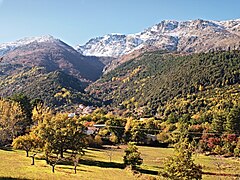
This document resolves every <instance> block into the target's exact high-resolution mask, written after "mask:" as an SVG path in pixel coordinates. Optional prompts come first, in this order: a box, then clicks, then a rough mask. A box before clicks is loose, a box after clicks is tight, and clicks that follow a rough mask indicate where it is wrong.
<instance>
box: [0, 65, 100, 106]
mask: <svg viewBox="0 0 240 180" xmlns="http://www.w3.org/2000/svg"><path fill="white" fill-rule="evenodd" d="M0 80H1V81H0V91H1V95H3V96H11V95H14V94H25V95H26V96H28V97H29V98H30V99H31V100H34V99H39V100H41V101H43V102H45V103H46V104H47V105H48V106H49V107H52V108H53V107H54V108H56V107H63V106H71V105H73V104H78V103H84V104H92V103H94V104H95V105H96V104H98V103H99V102H98V101H96V100H94V99H93V98H91V97H90V96H89V95H88V94H85V93H84V88H85V87H86V86H87V84H88V83H87V82H85V83H84V82H81V81H80V80H79V79H77V78H75V77H73V76H71V75H68V74H66V73H64V72H62V71H52V72H47V71H46V69H45V68H43V67H33V68H25V69H24V70H21V71H20V72H19V73H18V74H13V75H9V76H7V77H5V76H3V77H0Z"/></svg>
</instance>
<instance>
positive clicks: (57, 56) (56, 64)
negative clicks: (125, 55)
mask: <svg viewBox="0 0 240 180" xmlns="http://www.w3.org/2000/svg"><path fill="white" fill-rule="evenodd" d="M7 44H8V45H7ZM0 52H1V54H2V55H3V56H4V60H3V61H2V62H1V66H2V67H1V69H2V72H3V74H6V75H7V74H9V73H14V72H12V71H11V69H9V68H8V69H7V70H6V69H5V67H6V66H7V67H9V64H10V65H14V66H15V67H16V66H17V65H18V66H21V67H23V68H26V67H34V66H39V67H44V68H45V69H46V70H47V71H49V72H50V71H55V70H60V71H63V72H65V73H67V74H69V75H73V76H74V77H76V78H78V79H79V80H81V81H89V82H90V81H94V80H96V79H98V78H99V77H100V76H101V74H102V69H103V67H104V64H103V63H102V62H101V61H99V58H96V57H86V56H83V55H81V54H79V53H78V52H77V51H76V50H75V49H73V48H72V47H71V46H69V45H67V44H65V43H64V42H62V41H61V40H59V39H55V38H54V37H52V36H42V37H35V38H25V39H22V40H19V41H16V42H14V43H5V44H2V45H0ZM12 70H13V69H12Z"/></svg>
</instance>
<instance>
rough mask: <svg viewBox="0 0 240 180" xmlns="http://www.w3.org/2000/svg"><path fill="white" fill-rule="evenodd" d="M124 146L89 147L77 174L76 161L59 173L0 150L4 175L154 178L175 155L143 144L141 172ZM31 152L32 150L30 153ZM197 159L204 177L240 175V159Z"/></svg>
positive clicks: (120, 179)
mask: <svg viewBox="0 0 240 180" xmlns="http://www.w3.org/2000/svg"><path fill="white" fill-rule="evenodd" d="M124 148H125V147H124V146H121V148H120V149H117V148H116V147H113V148H112V149H113V150H109V149H88V150H86V154H85V156H83V157H82V159H81V160H80V164H79V165H78V167H77V174H74V170H73V168H74V167H73V165H56V168H55V173H52V171H51V166H50V165H47V164H46V162H45V161H44V160H40V159H38V158H36V160H35V165H34V166H33V165H31V162H32V160H31V157H26V154H25V152H24V151H16V150H0V167H1V168H0V179H100V180H101V179H104V180H108V179H109V180H110V179H111V180H112V179H116V180H126V179H150V178H151V177H152V178H153V177H155V178H158V176H157V173H158V171H159V170H160V169H161V168H162V167H163V162H164V160H165V159H166V158H167V157H169V156H172V155H173V154H174V151H173V149H172V148H154V147H145V146H139V147H138V148H139V151H140V152H141V154H142V158H143V164H142V165H141V170H140V172H141V175H140V174H135V175H134V174H133V173H132V172H131V171H129V170H126V169H124V166H123V164H122V156H123V153H124ZM30 155H31V154H30ZM110 155H111V162H110ZM194 159H195V162H196V163H199V164H201V165H202V166H203V171H204V175H203V179H209V180H210V179H224V180H225V179H229V180H230V179H238V178H240V159H234V158H221V157H217V156H204V155H194ZM237 175H239V176H238V177H237Z"/></svg>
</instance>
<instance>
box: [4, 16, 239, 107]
mask: <svg viewBox="0 0 240 180" xmlns="http://www.w3.org/2000/svg"><path fill="white" fill-rule="evenodd" d="M221 49H223V50H228V51H229V50H230V49H231V50H232V49H240V19H236V20H229V21H206V20H193V21H182V22H178V21H162V22H160V23H159V24H156V25H154V26H153V27H150V28H148V29H146V30H144V31H142V32H140V33H136V34H129V35H120V34H110V35H105V36H103V37H98V38H93V39H91V40H89V41H88V42H87V43H86V44H85V45H78V46H76V47H75V48H73V47H71V46H69V45H68V44H66V43H65V42H63V41H61V40H60V39H56V38H54V37H52V36H50V35H46V36H41V37H31V38H24V39H21V40H17V41H15V42H10V43H3V44H0V58H1V62H0V96H11V95H12V94H15V93H24V94H27V95H29V96H30V98H31V99H34V98H41V99H43V100H44V101H46V102H47V103H48V104H50V105H51V106H62V105H63V104H64V103H78V102H83V103H85V104H87V103H90V104H91V103H100V102H99V99H97V98H100V99H102V96H101V95H99V94H101V93H103V92H104V94H105V95H106V94H109V96H110V95H112V91H113V92H115V91H114V88H116V87H118V86H119V85H120V84H118V83H119V82H120V81H118V80H117V81H116V80H114V79H115V78H117V79H119V78H120V79H121V76H120V75H119V77H118V76H116V77H115V75H114V74H112V73H114V72H115V71H112V70H113V69H116V68H117V67H119V66H120V65H122V64H124V63H125V62H128V61H129V63H130V62H135V61H131V60H132V59H138V58H140V59H141V57H142V56H141V54H143V52H148V51H158V52H160V53H166V52H168V53H169V52H170V53H173V54H175V55H179V53H180V54H181V55H184V54H189V53H190V54H191V53H198V52H208V51H210V50H214V51H215V50H221ZM2 57H3V59H2ZM169 57H170V56H169ZM204 58H205V56H204ZM159 59H161V58H159ZM199 61H200V60H199ZM144 62H145V61H144ZM146 62H147V59H146ZM152 62H154V63H155V61H152ZM169 62H170V60H169ZM148 65H149V67H151V68H152V66H155V65H154V64H153V65H151V62H150V64H148ZM140 66H141V67H144V63H143V64H141V65H140ZM159 66H160V65H159ZM120 67H121V66H120ZM134 68H135V69H132V67H130V68H129V69H128V70H129V71H133V72H135V70H136V71H137V68H138V67H135V66H134ZM140 70H141V68H140V69H139V71H140ZM111 71H112V72H111ZM103 72H105V74H107V73H108V72H111V74H110V75H111V76H112V77H111V78H113V80H112V79H111V78H110V79H107V80H106V81H105V82H104V83H103V84H101V83H100V84H99V81H97V80H98V79H100V78H101V77H103V78H106V77H108V76H102V75H103ZM117 72H118V74H126V75H127V74H128V73H129V72H125V71H124V70H123V71H121V68H120V69H117ZM136 73H138V72H136ZM124 78H125V77H124ZM126 78H127V77H126ZM150 78H151V76H150ZM95 81H97V83H95V84H94V85H93V86H89V85H90V84H92V83H93V82H95ZM109 81H110V82H112V83H113V86H112V84H111V83H110V82H109ZM149 81H150V84H151V82H154V81H152V80H151V79H150V80H149ZM100 82H101V81H100ZM105 83H106V84H105ZM109 84H110V85H109ZM105 85H107V86H105ZM88 86H89V87H88ZM131 86H133V85H132V84H131ZM166 86H167V85H166ZM86 87H88V89H87V91H88V92H90V94H93V95H94V96H95V97H96V98H95V99H94V98H93V97H92V96H91V95H89V94H87V93H86V92H85V88H86ZM91 88H93V89H92V90H91ZM129 88H130V89H131V87H129ZM163 89H164V88H163ZM165 89H166V88H165ZM105 90H106V91H109V92H108V93H106V92H105ZM124 91H125V90H124ZM119 92H120V91H119ZM126 92H128V90H127V91H126ZM129 92H131V91H129ZM119 96H121V97H123V95H120V94H119ZM112 97H113V96H112ZM128 97H130V96H128ZM167 97H168V96H167ZM169 97H170V96H169ZM104 99H107V98H106V96H104ZM109 99H111V98H109ZM119 102H121V101H117V103H119ZM144 103H145V102H144Z"/></svg>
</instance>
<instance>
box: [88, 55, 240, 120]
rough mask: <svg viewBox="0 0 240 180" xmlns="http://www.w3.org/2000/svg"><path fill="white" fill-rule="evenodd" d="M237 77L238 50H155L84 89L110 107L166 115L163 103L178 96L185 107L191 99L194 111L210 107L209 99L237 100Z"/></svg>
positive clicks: (140, 113) (239, 68) (239, 78)
mask: <svg viewBox="0 0 240 180" xmlns="http://www.w3.org/2000/svg"><path fill="white" fill-rule="evenodd" d="M239 75H240V52H239V51H225V52H210V53H199V54H192V55H179V54H163V53H162V52H160V51H159V52H153V53H145V54H143V55H142V56H140V57H138V58H136V59H133V60H131V61H129V62H126V63H124V64H122V65H121V66H119V67H118V68H116V69H115V70H113V71H111V72H109V73H108V74H106V75H104V76H103V77H102V78H101V79H100V80H98V81H97V82H95V83H94V84H92V85H91V86H90V87H89V88H88V91H89V92H90V94H93V95H94V96H95V97H98V98H101V99H103V100H104V101H105V102H106V103H110V104H111V105H112V106H114V107H119V108H120V109H128V110H130V111H131V112H132V113H135V114H138V115H140V116H142V115H145V116H146V115H147V116H154V115H158V116H159V115H160V116H162V115H164V114H165V115H168V114H169V112H166V109H167V107H166V106H167V105H169V104H171V103H172V102H174V101H183V100H184V101H187V104H188V106H191V105H192V104H193V102H195V101H196V100H197V105H196V107H194V108H197V109H198V110H196V111H200V109H201V108H202V106H207V107H209V106H214V105H216V104H214V101H212V100H213V99H215V101H227V102H228V101H229V102H231V103H232V101H238V100H239V89H240V88H239V82H240V76H239ZM211 98H213V99H211ZM195 103H196V102H195ZM231 103H230V104H231ZM238 103H239V102H238ZM187 108H188V107H187ZM194 108H193V109H194ZM164 118H166V116H165V117H164Z"/></svg>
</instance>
